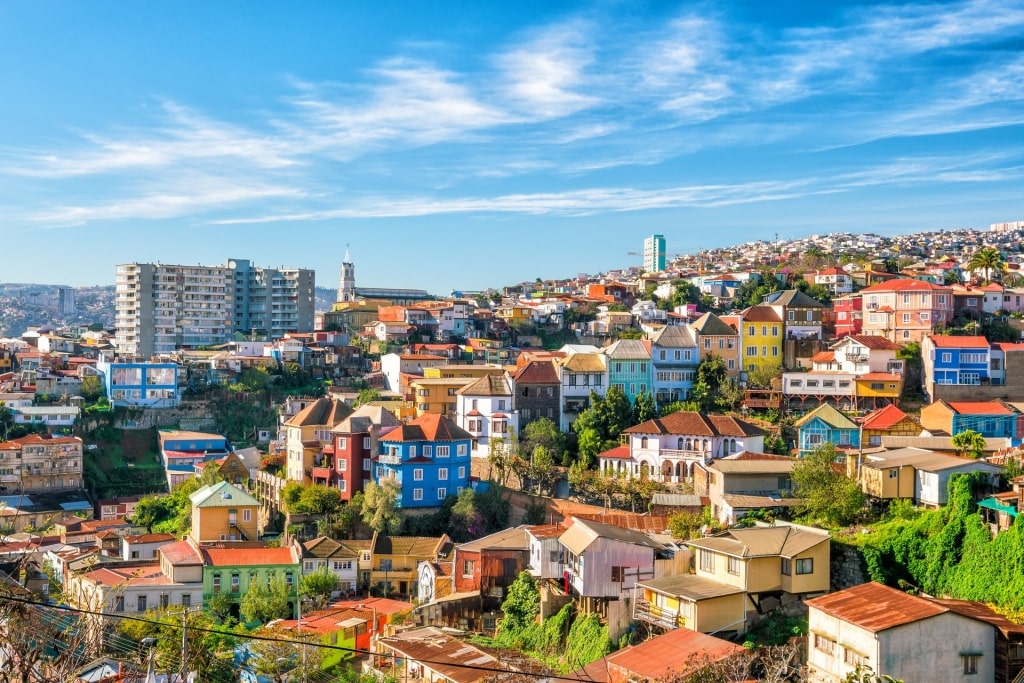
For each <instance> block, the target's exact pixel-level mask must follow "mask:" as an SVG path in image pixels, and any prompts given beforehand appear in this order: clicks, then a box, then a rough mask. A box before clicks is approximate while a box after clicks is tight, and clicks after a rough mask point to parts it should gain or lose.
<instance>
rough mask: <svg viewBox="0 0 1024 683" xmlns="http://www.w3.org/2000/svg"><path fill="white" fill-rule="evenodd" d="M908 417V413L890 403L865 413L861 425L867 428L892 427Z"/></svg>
mask: <svg viewBox="0 0 1024 683" xmlns="http://www.w3.org/2000/svg"><path fill="white" fill-rule="evenodd" d="M907 417H908V415H907V414H906V413H904V412H903V411H902V410H900V409H899V408H897V407H896V406H894V405H892V404H890V405H887V406H885V407H884V408H879V409H878V410H875V411H873V412H871V413H868V414H867V415H865V416H864V420H863V421H862V422H861V426H863V427H864V428H865V429H892V428H893V427H895V426H896V425H898V424H899V423H900V422H902V421H903V420H906V419H907Z"/></svg>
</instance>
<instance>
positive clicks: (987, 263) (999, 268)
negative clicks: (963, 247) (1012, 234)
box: [967, 247, 1006, 282]
mask: <svg viewBox="0 0 1024 683" xmlns="http://www.w3.org/2000/svg"><path fill="white" fill-rule="evenodd" d="M967 268H968V269H969V270H971V271H976V270H981V271H984V273H985V282H991V281H992V273H993V272H996V273H998V274H1000V275H1002V273H1003V271H1004V270H1006V259H1005V258H1003V254H1002V253H1001V252H1000V251H999V250H998V249H995V248H993V247H982V248H981V249H979V250H978V251H976V252H974V253H973V254H972V255H971V260H970V261H968V262H967Z"/></svg>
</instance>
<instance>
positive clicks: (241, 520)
mask: <svg viewBox="0 0 1024 683" xmlns="http://www.w3.org/2000/svg"><path fill="white" fill-rule="evenodd" d="M189 501H191V503H192V528H191V529H189V532H188V533H189V538H191V539H192V540H194V541H195V542H196V543H207V542H215V541H255V540H256V539H258V538H259V530H258V528H257V515H258V512H259V507H260V502H259V501H258V500H256V499H255V498H253V497H252V496H251V495H249V494H248V493H246V492H245V491H243V490H242V489H240V488H238V487H236V486H232V485H231V484H229V483H228V482H226V481H220V482H217V483H216V484H211V485H209V486H204V487H203V488H201V489H199V490H198V491H196V492H195V493H193V494H192V495H191V496H189Z"/></svg>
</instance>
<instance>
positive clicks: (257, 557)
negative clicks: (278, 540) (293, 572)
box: [200, 546, 298, 567]
mask: <svg viewBox="0 0 1024 683" xmlns="http://www.w3.org/2000/svg"><path fill="white" fill-rule="evenodd" d="M200 552H201V553H202V554H203V559H204V560H205V564H208V565H210V566H212V567H245V566H254V565H285V564H298V558H296V557H295V554H294V553H293V552H292V548H291V547H287V548H247V547H246V548H241V547H235V548H230V547H217V546H203V547H202V548H201V549H200Z"/></svg>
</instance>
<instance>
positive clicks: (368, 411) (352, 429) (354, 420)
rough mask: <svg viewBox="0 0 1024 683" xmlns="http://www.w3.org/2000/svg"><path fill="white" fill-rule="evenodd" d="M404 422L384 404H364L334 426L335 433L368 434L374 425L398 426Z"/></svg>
mask: <svg viewBox="0 0 1024 683" xmlns="http://www.w3.org/2000/svg"><path fill="white" fill-rule="evenodd" d="M401 423H402V421H401V420H399V419H398V418H397V417H395V414H394V413H392V412H391V411H390V410H388V409H387V408H385V407H384V406H379V405H371V404H367V405H362V406H359V407H358V408H356V411H355V412H354V413H352V414H351V415H349V416H348V417H346V418H345V419H344V420H342V421H341V422H339V423H338V424H337V425H335V426H334V429H332V430H331V431H332V432H333V433H335V434H366V433H368V432H369V431H370V429H371V428H372V427H375V426H376V427H397V426H398V425H400V424H401Z"/></svg>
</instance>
